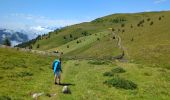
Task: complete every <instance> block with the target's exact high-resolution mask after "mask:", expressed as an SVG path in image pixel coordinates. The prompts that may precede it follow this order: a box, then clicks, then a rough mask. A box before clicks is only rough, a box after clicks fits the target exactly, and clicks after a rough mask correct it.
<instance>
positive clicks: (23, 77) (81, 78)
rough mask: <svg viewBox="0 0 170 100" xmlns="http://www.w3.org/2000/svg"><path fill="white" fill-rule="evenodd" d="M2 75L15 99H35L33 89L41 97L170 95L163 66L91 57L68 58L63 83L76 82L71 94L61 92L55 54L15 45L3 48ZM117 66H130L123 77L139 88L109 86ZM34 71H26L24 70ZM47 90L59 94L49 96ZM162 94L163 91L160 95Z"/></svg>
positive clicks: (4, 89) (158, 98) (2, 84)
mask: <svg viewBox="0 0 170 100" xmlns="http://www.w3.org/2000/svg"><path fill="white" fill-rule="evenodd" d="M0 53H1V57H0V59H1V62H0V64H1V66H0V72H1V76H0V77H1V78H0V88H1V89H0V94H1V95H0V97H1V96H8V97H10V98H12V99H17V100H18V99H31V93H35V92H40V93H41V92H44V93H45V94H44V95H42V96H40V98H39V99H40V100H56V99H57V100H75V99H76V100H82V99H83V100H87V99H88V100H94V99H99V100H100V99H101V100H103V99H108V100H112V99H113V98H115V99H119V100H124V99H132V100H143V99H145V100H150V99H154V100H162V99H165V100H167V99H168V98H169V97H170V94H169V93H170V91H169V90H170V84H169V83H170V80H169V79H170V77H169V76H170V71H169V70H167V69H163V68H152V67H149V66H145V65H141V64H134V63H120V62H113V63H111V62H108V63H106V64H102V65H94V64H90V63H89V61H88V60H68V61H67V60H64V61H63V73H62V81H61V82H62V83H63V84H64V83H67V84H68V83H69V84H73V85H70V86H69V88H70V89H71V91H72V94H70V95H64V94H62V93H61V90H62V87H63V86H58V85H57V86H56V85H54V84H53V72H52V70H51V69H50V68H49V67H50V62H51V58H49V57H43V56H38V55H33V54H30V53H23V52H16V50H11V49H0ZM116 66H121V67H122V68H124V69H125V70H126V72H125V73H123V74H120V77H123V78H126V79H128V80H132V81H133V82H135V83H136V84H137V85H138V88H137V89H135V90H124V89H116V88H114V87H108V86H107V85H105V84H103V82H104V81H105V80H107V79H110V77H104V76H103V73H104V72H106V71H110V70H111V69H113V68H115V67H116ZM25 72H26V73H32V74H33V75H32V76H30V74H23V73H25ZM47 94H56V96H54V97H48V95H47ZM158 94H159V95H158Z"/></svg>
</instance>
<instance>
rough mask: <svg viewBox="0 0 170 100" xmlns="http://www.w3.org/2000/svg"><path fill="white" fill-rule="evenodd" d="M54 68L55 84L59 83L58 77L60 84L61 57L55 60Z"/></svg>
mask: <svg viewBox="0 0 170 100" xmlns="http://www.w3.org/2000/svg"><path fill="white" fill-rule="evenodd" d="M52 69H53V71H54V75H55V76H54V84H57V79H58V82H59V83H58V84H59V85H60V77H61V75H60V74H61V72H62V69H61V58H59V59H56V60H54V62H53V64H52Z"/></svg>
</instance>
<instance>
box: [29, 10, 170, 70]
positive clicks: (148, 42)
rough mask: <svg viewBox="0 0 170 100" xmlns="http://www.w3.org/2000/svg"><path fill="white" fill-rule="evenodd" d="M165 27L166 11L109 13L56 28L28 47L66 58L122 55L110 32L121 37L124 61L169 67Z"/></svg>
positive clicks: (169, 21) (169, 47)
mask: <svg viewBox="0 0 170 100" xmlns="http://www.w3.org/2000/svg"><path fill="white" fill-rule="evenodd" d="M169 25H170V12H169V11H162V12H143V13H134V14H133V13H132V14H113V15H109V16H105V17H102V18H98V19H95V20H93V21H91V22H85V23H80V24H76V25H72V26H67V27H64V28H62V29H57V30H55V31H54V32H50V33H49V34H47V35H45V36H42V37H39V38H38V39H37V41H36V42H35V43H34V44H31V46H33V49H39V50H49V51H54V50H55V51H60V52H63V53H64V55H65V56H67V57H68V56H69V57H80V58H83V57H84V58H86V57H88V58H89V57H93V58H96V57H97V58H112V57H114V56H117V55H120V54H121V53H122V51H121V50H120V49H119V48H118V46H117V40H116V39H114V36H113V35H112V31H113V32H114V33H116V34H118V35H119V36H120V37H121V41H122V43H121V45H122V46H123V47H124V49H125V57H126V58H127V59H129V60H131V61H135V62H136V63H140V62H142V63H147V64H148V63H149V64H150V65H152V66H163V67H165V68H170V62H169V61H168V59H170V55H168V54H169V53H170V45H169V44H170V40H169V38H170V30H169V27H168V26H169ZM109 28H112V31H111V30H109ZM37 46H38V48H37ZM27 47H29V46H27ZM146 52H147V54H146ZM157 62H159V63H157Z"/></svg>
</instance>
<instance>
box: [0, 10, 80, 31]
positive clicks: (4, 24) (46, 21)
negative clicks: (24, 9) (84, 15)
mask: <svg viewBox="0 0 170 100" xmlns="http://www.w3.org/2000/svg"><path fill="white" fill-rule="evenodd" d="M80 22H81V21H80V20H74V19H54V18H53V19H52V18H48V17H45V16H36V15H31V14H22V13H12V14H8V15H6V16H5V17H3V18H1V19H0V23H1V24H0V28H7V29H11V30H15V31H18V30H22V31H26V32H27V33H29V34H30V33H31V34H34V33H36V34H44V33H48V32H49V31H52V29H50V27H56V28H57V27H58V28H59V27H64V26H68V25H72V24H76V23H80Z"/></svg>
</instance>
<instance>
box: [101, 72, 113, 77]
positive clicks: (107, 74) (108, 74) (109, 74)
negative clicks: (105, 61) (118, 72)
mask: <svg viewBox="0 0 170 100" xmlns="http://www.w3.org/2000/svg"><path fill="white" fill-rule="evenodd" d="M103 76H113V73H112V72H105V73H103Z"/></svg>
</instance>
